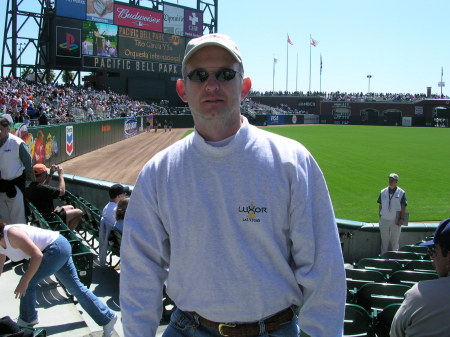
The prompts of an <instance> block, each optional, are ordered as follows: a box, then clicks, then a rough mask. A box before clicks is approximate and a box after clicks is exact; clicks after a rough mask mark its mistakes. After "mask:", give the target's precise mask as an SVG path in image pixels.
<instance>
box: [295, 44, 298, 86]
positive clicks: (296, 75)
mask: <svg viewBox="0 0 450 337" xmlns="http://www.w3.org/2000/svg"><path fill="white" fill-rule="evenodd" d="M297 84H298V52H297V66H296V70H295V91H298V90H297Z"/></svg>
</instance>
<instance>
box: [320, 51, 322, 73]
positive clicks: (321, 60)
mask: <svg viewBox="0 0 450 337" xmlns="http://www.w3.org/2000/svg"><path fill="white" fill-rule="evenodd" d="M320 74H321V75H322V54H320Z"/></svg>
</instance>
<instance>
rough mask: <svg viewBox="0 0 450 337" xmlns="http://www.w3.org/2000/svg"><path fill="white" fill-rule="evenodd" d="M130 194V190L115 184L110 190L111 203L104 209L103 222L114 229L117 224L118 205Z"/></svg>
mask: <svg viewBox="0 0 450 337" xmlns="http://www.w3.org/2000/svg"><path fill="white" fill-rule="evenodd" d="M129 193H130V188H129V187H128V186H123V185H121V184H114V185H112V186H111V187H110V188H109V198H110V201H109V202H108V203H107V204H106V206H105V207H104V208H103V212H102V221H105V222H106V223H107V224H108V225H109V226H110V227H113V226H114V223H115V222H116V208H117V203H118V202H119V201H120V200H121V199H123V198H125V196H126V195H127V194H129Z"/></svg>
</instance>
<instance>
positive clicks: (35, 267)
mask: <svg viewBox="0 0 450 337" xmlns="http://www.w3.org/2000/svg"><path fill="white" fill-rule="evenodd" d="M71 255H72V248H71V246H70V243H69V242H68V241H67V239H66V238H65V237H64V236H62V235H61V234H59V232H56V231H51V230H46V229H42V228H38V227H34V226H28V225H8V224H6V223H4V222H3V221H2V220H0V274H1V273H2V272H3V265H4V263H5V259H6V257H9V258H10V259H11V261H20V260H23V259H27V260H29V263H28V266H27V268H26V271H25V274H23V276H22V277H21V279H20V281H19V284H18V285H17V287H16V289H15V290H14V294H15V295H16V298H19V299H20V315H19V318H18V320H17V323H18V324H21V325H27V326H34V325H36V324H39V318H38V312H37V310H36V288H37V287H38V285H39V283H40V282H41V281H42V280H44V279H46V278H47V277H49V276H51V275H53V274H55V276H56V277H57V278H58V280H59V281H60V282H61V283H62V284H63V285H64V287H65V288H66V289H67V291H68V292H69V293H70V294H71V295H73V296H75V297H76V298H77V301H78V302H79V303H80V305H81V307H82V308H83V309H84V310H85V311H86V312H87V313H88V314H89V315H90V316H91V317H92V318H93V319H94V321H95V322H96V323H97V324H98V325H100V326H103V337H110V336H112V334H113V331H114V324H116V321H117V315H116V314H115V313H114V312H113V311H111V309H109V308H108V307H107V306H106V305H105V304H103V303H102V302H101V301H100V300H99V299H98V298H97V297H96V296H95V295H94V294H93V293H92V292H91V291H90V290H89V289H88V288H86V286H84V285H83V284H82V283H81V282H80V279H79V278H78V275H77V271H76V268H75V266H74V264H73V260H72V256H71Z"/></svg>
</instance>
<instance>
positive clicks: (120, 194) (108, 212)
mask: <svg viewBox="0 0 450 337" xmlns="http://www.w3.org/2000/svg"><path fill="white" fill-rule="evenodd" d="M129 193H130V189H129V187H128V186H123V185H121V184H114V185H112V186H111V187H110V188H109V198H110V201H109V202H108V203H107V204H106V206H105V207H104V208H103V212H102V218H101V221H100V233H99V245H100V246H99V254H98V255H99V263H100V265H101V266H103V265H105V263H106V255H107V252H108V238H109V234H110V233H111V229H112V228H113V227H114V224H115V223H116V209H117V203H118V202H119V201H120V200H122V199H123V198H125V197H126V196H127V194H129Z"/></svg>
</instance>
